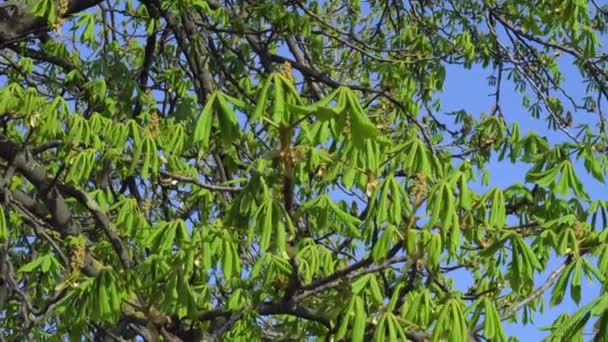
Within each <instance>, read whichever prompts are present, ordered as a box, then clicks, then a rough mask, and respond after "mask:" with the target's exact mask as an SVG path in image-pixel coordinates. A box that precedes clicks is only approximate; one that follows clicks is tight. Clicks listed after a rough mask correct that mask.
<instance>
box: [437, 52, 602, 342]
mask: <svg viewBox="0 0 608 342" xmlns="http://www.w3.org/2000/svg"><path fill="white" fill-rule="evenodd" d="M560 66H561V67H562V72H563V73H564V76H565V77H566V80H567V81H566V88H567V89H568V90H569V91H571V92H572V94H573V95H575V98H580V96H581V95H582V94H583V91H584V86H583V84H582V83H581V82H580V76H579V75H578V71H577V70H576V69H574V67H573V66H572V64H571V61H570V60H568V59H567V58H564V59H563V60H562V61H561V62H560ZM491 74H492V70H491V69H485V70H484V69H482V68H480V67H474V68H472V69H471V70H465V69H464V68H461V67H457V66H453V67H449V68H448V72H447V77H446V82H445V85H444V90H443V92H442V93H441V94H439V96H438V97H439V98H440V99H441V100H442V103H443V110H442V113H444V112H450V111H455V110H460V109H465V110H466V111H467V112H469V113H472V114H475V115H479V113H481V112H486V113H488V112H490V111H491V108H492V106H493V104H494V98H493V97H492V96H490V94H492V93H493V92H494V87H491V86H489V85H488V81H487V77H488V76H489V75H491ZM577 85H580V86H577ZM501 91H502V94H501V108H502V110H503V113H504V115H505V118H506V121H507V122H508V123H511V122H514V121H517V122H519V124H520V128H521V134H522V136H523V135H525V134H526V132H529V131H536V132H537V133H538V134H539V135H540V136H546V137H547V139H548V140H549V141H550V142H552V143H555V142H563V141H565V140H566V139H568V138H567V137H566V136H565V134H564V133H562V132H551V131H549V130H548V129H547V124H546V122H545V121H544V117H543V116H541V118H540V119H534V118H532V117H531V116H530V114H529V113H528V112H527V111H526V110H525V109H524V108H523V107H522V105H521V101H522V95H521V94H518V93H517V92H516V91H515V90H514V87H513V84H512V83H511V82H509V81H507V80H506V79H503V86H502V89H501ZM573 114H574V120H575V122H577V120H581V121H592V120H593V118H589V117H588V116H589V114H587V113H580V112H579V113H573ZM581 116H587V117H581ZM595 118H597V117H595ZM573 162H574V163H575V167H576V170H577V174H578V176H579V177H580V178H581V181H582V182H583V184H584V185H585V188H586V190H587V191H588V193H589V196H590V197H591V199H608V194H607V192H606V187H605V185H602V184H601V183H599V182H598V181H596V180H595V179H593V178H592V177H591V176H590V175H588V174H587V173H586V172H585V171H584V168H583V166H582V162H577V161H573ZM530 166H531V165H526V164H511V163H510V162H509V161H508V160H504V161H502V162H493V163H491V164H490V165H489V170H490V175H491V177H490V186H500V187H506V186H509V185H511V184H514V183H517V182H521V183H523V182H524V176H525V173H526V171H527V170H528V169H529V168H530ZM477 189H482V188H481V187H477ZM562 262H563V259H562V258H561V257H554V258H552V259H551V260H550V261H549V263H548V265H547V268H546V270H545V272H543V273H542V274H539V275H537V277H536V279H537V280H536V283H537V285H538V284H542V282H544V281H545V279H546V278H547V277H548V276H549V274H550V273H551V272H553V270H555V269H556V268H557V267H558V266H559V265H560V264H561V263H562ZM455 275H456V277H457V279H456V284H459V285H460V286H462V287H463V288H466V286H467V282H468V281H470V280H468V279H467V278H468V277H467V276H466V273H461V274H460V279H458V275H457V274H456V273H455ZM600 287H601V285H600V284H599V282H597V281H596V282H595V283H590V282H589V281H588V280H587V279H584V280H583V285H582V300H581V303H580V304H579V305H578V306H577V305H576V304H575V303H574V302H573V301H572V300H570V297H569V291H568V292H567V293H566V296H565V297H564V301H563V302H562V303H561V304H560V305H558V306H556V307H550V306H549V298H550V296H551V290H549V291H547V292H546V293H545V296H544V297H545V312H544V313H543V314H541V313H540V312H539V313H538V314H537V316H536V317H535V318H536V319H535V324H528V325H523V324H522V323H507V324H506V333H507V335H508V336H515V337H517V338H518V339H519V340H520V341H540V340H541V339H542V338H543V337H545V336H547V333H546V332H543V331H540V330H538V328H539V327H543V326H547V325H550V324H552V323H553V322H554V321H555V319H556V318H557V317H558V316H559V315H560V314H561V313H563V312H569V313H574V312H575V311H576V310H577V308H578V307H580V306H583V305H584V304H586V303H587V302H588V301H589V300H591V299H593V298H594V297H596V296H597V295H598V293H599V290H600ZM590 328H591V324H589V325H588V329H586V330H585V331H586V332H589V330H590Z"/></svg>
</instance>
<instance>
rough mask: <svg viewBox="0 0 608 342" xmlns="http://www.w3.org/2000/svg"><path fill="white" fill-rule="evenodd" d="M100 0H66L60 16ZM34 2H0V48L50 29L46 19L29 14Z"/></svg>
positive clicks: (83, 8)
mask: <svg viewBox="0 0 608 342" xmlns="http://www.w3.org/2000/svg"><path fill="white" fill-rule="evenodd" d="M99 3H101V0H68V8H67V11H66V13H64V14H62V16H64V17H66V16H69V15H71V14H74V13H78V12H81V11H84V10H86V9H88V8H91V7H93V6H95V5H97V4H99ZM33 4H34V2H31V3H27V2H26V1H23V0H22V1H17V0H13V1H6V2H4V3H2V4H0V49H1V48H4V47H6V46H7V45H8V44H11V43H15V42H18V41H21V40H24V39H27V38H28V37H30V36H31V35H32V34H36V33H42V32H47V31H49V30H50V29H51V27H49V25H48V24H47V22H46V19H44V18H41V17H36V16H34V15H32V14H30V9H31V8H32V6H33Z"/></svg>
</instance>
